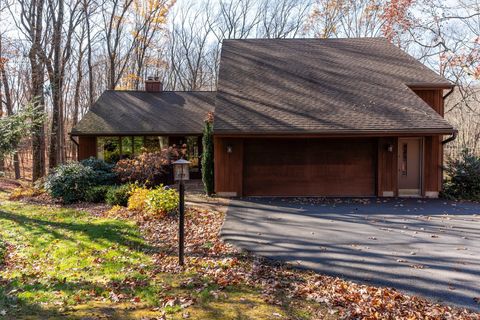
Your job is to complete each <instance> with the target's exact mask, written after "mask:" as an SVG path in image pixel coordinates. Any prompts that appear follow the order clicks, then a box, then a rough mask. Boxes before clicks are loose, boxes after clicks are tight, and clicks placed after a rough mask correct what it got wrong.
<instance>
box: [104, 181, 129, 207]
mask: <svg viewBox="0 0 480 320" xmlns="http://www.w3.org/2000/svg"><path fill="white" fill-rule="evenodd" d="M131 189H132V186H131V185H130V184H123V185H120V186H110V187H108V191H107V193H106V194H105V202H106V203H108V204H109V205H112V206H115V205H119V206H123V207H126V206H127V204H128V197H129V196H130V191H131Z"/></svg>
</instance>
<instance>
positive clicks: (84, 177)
mask: <svg viewBox="0 0 480 320" xmlns="http://www.w3.org/2000/svg"><path fill="white" fill-rule="evenodd" d="M94 185H95V171H93V169H92V168H89V167H85V166H83V165H82V164H81V163H78V162H69V163H66V164H62V165H59V166H58V167H56V168H55V169H54V170H53V172H52V173H51V174H50V175H49V176H48V177H47V178H46V181H45V190H46V191H47V192H48V193H49V194H50V195H51V196H52V197H54V198H61V199H62V201H63V202H64V203H72V202H76V201H81V200H84V199H85V191H86V190H88V189H89V188H90V187H92V186H94Z"/></svg>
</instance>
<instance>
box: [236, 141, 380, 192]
mask: <svg viewBox="0 0 480 320" xmlns="http://www.w3.org/2000/svg"><path fill="white" fill-rule="evenodd" d="M244 158H245V162H244V175H243V181H244V186H243V194H244V195H249V196H373V195H375V176H376V173H375V164H376V143H375V140H372V139H368V140H365V139H361V140H360V139H334V140H332V139H258V140H257V139H255V140H248V139H247V140H245V157H244Z"/></svg>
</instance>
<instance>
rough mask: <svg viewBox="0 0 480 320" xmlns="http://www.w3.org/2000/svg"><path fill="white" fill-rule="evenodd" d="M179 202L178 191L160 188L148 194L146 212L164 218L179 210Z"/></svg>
mask: <svg viewBox="0 0 480 320" xmlns="http://www.w3.org/2000/svg"><path fill="white" fill-rule="evenodd" d="M178 200H179V196H178V192H177V190H175V189H171V188H167V187H163V186H158V187H157V188H155V189H153V190H150V191H149V192H148V194H147V199H146V206H145V207H146V211H147V212H148V213H150V214H152V215H154V216H159V217H163V216H165V215H166V214H168V213H170V212H172V211H175V210H176V209H177V206H178Z"/></svg>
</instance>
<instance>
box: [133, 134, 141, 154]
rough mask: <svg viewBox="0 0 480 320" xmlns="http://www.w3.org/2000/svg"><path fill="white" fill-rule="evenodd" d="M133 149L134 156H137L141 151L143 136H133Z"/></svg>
mask: <svg viewBox="0 0 480 320" xmlns="http://www.w3.org/2000/svg"><path fill="white" fill-rule="evenodd" d="M133 151H134V154H135V156H138V155H139V154H141V153H142V152H143V136H141V137H133Z"/></svg>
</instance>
